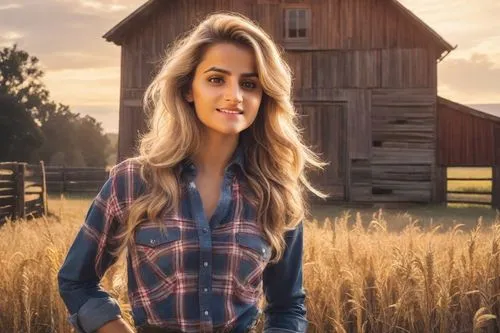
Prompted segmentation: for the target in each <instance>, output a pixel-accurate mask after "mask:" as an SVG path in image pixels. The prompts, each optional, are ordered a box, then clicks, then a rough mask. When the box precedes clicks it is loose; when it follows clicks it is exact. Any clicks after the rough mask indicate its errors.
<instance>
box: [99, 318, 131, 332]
mask: <svg viewBox="0 0 500 333" xmlns="http://www.w3.org/2000/svg"><path fill="white" fill-rule="evenodd" d="M97 333H135V331H134V330H133V329H132V328H131V327H130V326H129V325H128V324H127V322H126V321H125V320H123V319H117V320H113V321H110V322H109V323H107V324H104V326H102V327H101V328H100V329H99V330H97Z"/></svg>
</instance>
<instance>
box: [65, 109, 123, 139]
mask: <svg viewBox="0 0 500 333" xmlns="http://www.w3.org/2000/svg"><path fill="white" fill-rule="evenodd" d="M71 111H73V112H75V113H80V115H82V116H83V115H89V116H91V117H93V118H95V119H96V120H97V121H98V122H100V123H101V124H102V127H103V129H104V132H106V133H109V132H112V133H118V118H119V117H118V107H114V106H109V105H92V106H88V105H73V106H72V107H71Z"/></svg>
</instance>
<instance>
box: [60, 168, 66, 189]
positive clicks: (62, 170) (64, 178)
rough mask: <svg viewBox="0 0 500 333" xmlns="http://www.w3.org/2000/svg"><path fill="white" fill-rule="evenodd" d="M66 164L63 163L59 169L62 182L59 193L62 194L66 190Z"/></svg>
mask: <svg viewBox="0 0 500 333" xmlns="http://www.w3.org/2000/svg"><path fill="white" fill-rule="evenodd" d="M65 170H66V166H65V165H63V166H62V169H61V176H62V184H61V194H62V195H64V192H65V191H66V174H65V172H64V171H65Z"/></svg>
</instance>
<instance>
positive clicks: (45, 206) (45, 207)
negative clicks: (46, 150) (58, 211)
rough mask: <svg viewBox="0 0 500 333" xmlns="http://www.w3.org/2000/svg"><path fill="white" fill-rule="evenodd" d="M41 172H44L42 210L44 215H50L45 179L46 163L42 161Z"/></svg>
mask: <svg viewBox="0 0 500 333" xmlns="http://www.w3.org/2000/svg"><path fill="white" fill-rule="evenodd" d="M40 171H41V172H42V209H43V212H42V214H43V215H47V214H48V213H49V203H48V202H47V180H46V177H45V163H44V162H43V161H40Z"/></svg>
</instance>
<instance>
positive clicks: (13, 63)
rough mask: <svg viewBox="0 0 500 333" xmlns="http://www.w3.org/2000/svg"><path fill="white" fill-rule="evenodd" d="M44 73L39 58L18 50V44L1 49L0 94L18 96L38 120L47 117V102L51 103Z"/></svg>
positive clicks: (17, 98)
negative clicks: (44, 80) (43, 79)
mask: <svg viewBox="0 0 500 333" xmlns="http://www.w3.org/2000/svg"><path fill="white" fill-rule="evenodd" d="M43 75H44V73H43V71H42V70H41V69H40V65H39V60H38V58H37V57H30V56H29V54H28V53H27V52H25V51H23V50H18V49H17V45H16V44H14V46H13V47H12V48H8V47H5V48H4V49H3V50H1V51H0V94H2V95H10V96H13V97H14V98H16V100H17V102H18V103H19V104H21V105H23V107H24V108H25V110H26V111H27V112H29V113H30V114H31V115H32V116H33V118H34V119H37V120H38V121H42V120H43V119H45V118H46V117H47V114H46V113H47V111H48V110H47V106H49V105H47V104H50V103H51V101H50V100H49V91H48V90H47V89H46V88H45V85H44V84H43V82H42V81H41V79H42V77H43ZM52 103H53V102H52ZM49 109H50V106H49Z"/></svg>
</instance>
